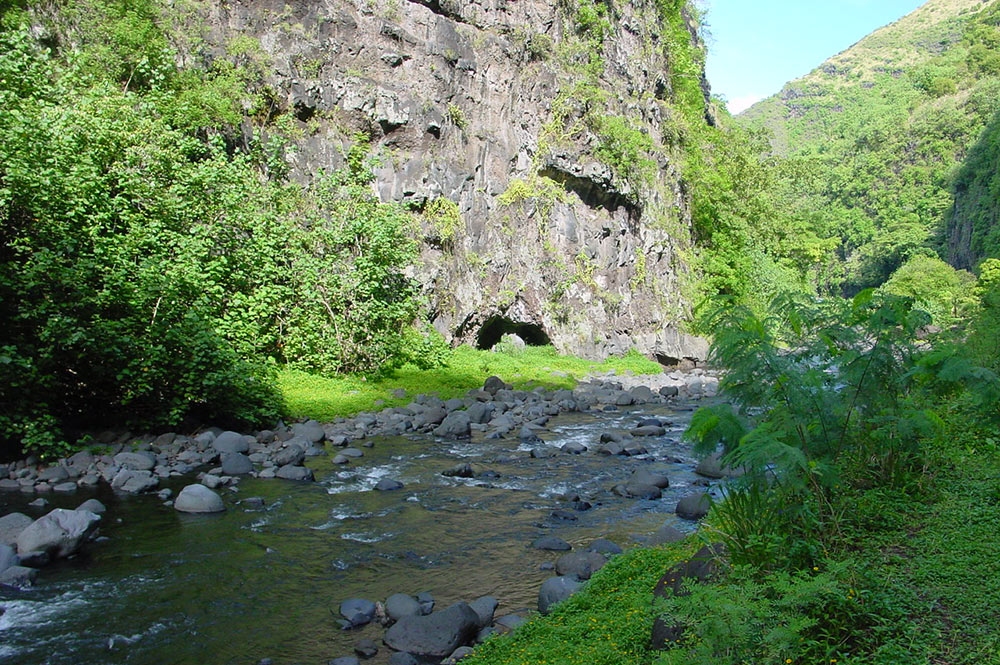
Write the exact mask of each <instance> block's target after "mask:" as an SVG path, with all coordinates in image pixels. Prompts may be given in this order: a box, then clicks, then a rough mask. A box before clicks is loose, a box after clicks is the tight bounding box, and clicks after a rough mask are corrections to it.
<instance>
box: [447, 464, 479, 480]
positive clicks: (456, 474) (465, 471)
mask: <svg viewBox="0 0 1000 665" xmlns="http://www.w3.org/2000/svg"><path fill="white" fill-rule="evenodd" d="M441 475H442V476H448V477H449V478H472V477H474V476H475V475H476V474H475V471H473V469H472V465H471V464H469V463H467V462H466V463H462V464H456V465H455V466H453V467H451V468H450V469H445V470H444V471H442V472H441Z"/></svg>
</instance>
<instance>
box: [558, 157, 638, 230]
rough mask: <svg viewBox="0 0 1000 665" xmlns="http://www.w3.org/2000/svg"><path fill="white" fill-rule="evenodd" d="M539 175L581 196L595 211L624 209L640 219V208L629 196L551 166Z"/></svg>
mask: <svg viewBox="0 0 1000 665" xmlns="http://www.w3.org/2000/svg"><path fill="white" fill-rule="evenodd" d="M539 175H542V176H544V177H546V178H550V179H552V180H555V181H556V182H558V183H559V184H560V185H562V186H563V187H564V188H566V189H567V190H568V191H571V192H573V193H574V194H576V195H577V196H579V197H580V200H581V201H583V202H584V204H586V205H587V206H588V207H589V208H592V209H594V210H597V209H599V208H604V209H605V210H607V211H608V212H615V211H616V210H618V209H619V208H623V209H625V211H626V212H628V216H629V217H630V218H638V217H639V215H640V214H641V209H640V208H639V206H637V205H636V204H635V202H634V201H632V200H631V199H629V198H628V197H627V196H625V195H624V194H622V193H620V192H616V191H614V190H611V189H608V188H607V187H604V186H602V185H601V184H599V183H597V182H594V181H593V180H591V179H589V178H581V177H579V176H575V175H573V174H572V173H567V172H566V171H563V170H561V169H557V168H552V167H551V166H550V167H546V168H544V169H542V171H541V173H540V174H539Z"/></svg>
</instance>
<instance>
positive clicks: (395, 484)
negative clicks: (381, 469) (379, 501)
mask: <svg viewBox="0 0 1000 665" xmlns="http://www.w3.org/2000/svg"><path fill="white" fill-rule="evenodd" d="M375 489H376V490H378V491H379V492H391V491H393V490H401V489H403V483H401V482H399V481H398V480H393V479H392V478H383V479H382V480H380V481H378V483H377V484H376V485H375Z"/></svg>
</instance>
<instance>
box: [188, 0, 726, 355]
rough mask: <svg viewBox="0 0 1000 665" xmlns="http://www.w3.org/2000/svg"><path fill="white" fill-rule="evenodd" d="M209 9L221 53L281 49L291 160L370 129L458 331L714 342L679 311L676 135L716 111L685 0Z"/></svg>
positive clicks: (310, 165) (433, 297)
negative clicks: (248, 44)
mask: <svg viewBox="0 0 1000 665" xmlns="http://www.w3.org/2000/svg"><path fill="white" fill-rule="evenodd" d="M211 11H212V15H211V16H210V17H209V20H208V25H209V27H210V34H209V40H208V42H209V44H211V47H212V48H214V49H215V50H216V51H217V52H221V51H222V50H223V49H229V48H231V45H232V44H233V43H234V39H235V38H237V37H239V38H241V39H244V40H245V38H246V37H250V38H252V39H255V40H258V41H259V46H260V49H261V50H262V51H263V52H265V53H266V54H267V55H268V56H269V59H270V69H269V71H270V72H271V73H270V74H269V81H268V83H269V84H270V85H271V86H272V87H273V88H274V89H275V90H276V100H275V104H276V108H277V109H278V111H279V112H284V113H285V114H286V115H287V116H288V118H289V120H291V121H292V123H293V124H295V125H296V126H297V128H298V131H299V135H298V136H299V137H298V138H297V139H296V140H295V144H296V150H295V152H294V153H289V159H290V160H291V163H290V166H291V168H292V173H293V175H294V177H297V178H299V179H308V178H310V177H311V175H312V174H313V173H315V172H316V171H317V170H318V169H321V168H325V169H331V168H337V167H338V166H340V165H342V164H343V153H344V148H345V146H346V145H349V143H350V141H351V140H352V138H351V137H352V136H354V134H355V133H356V132H359V131H360V132H364V133H366V134H367V135H368V136H370V137H371V147H372V153H373V154H374V155H376V156H377V157H378V158H379V165H378V166H377V167H376V175H377V181H376V186H377V188H378V191H379V193H380V195H381V197H382V198H383V200H387V201H388V200H395V201H401V202H404V203H407V204H409V205H410V206H411V207H412V208H413V209H414V210H419V211H422V214H421V217H420V218H421V220H422V222H421V226H422V228H421V233H422V234H423V240H424V243H423V252H422V264H421V266H420V267H419V268H418V270H417V274H416V275H415V277H416V278H417V279H418V280H419V281H420V282H421V283H422V284H423V285H424V287H425V288H426V293H427V296H428V299H429V302H430V306H431V311H432V316H433V324H434V326H435V327H436V328H437V329H438V330H439V331H440V332H441V333H443V334H444V335H445V336H446V337H447V338H448V339H449V340H451V341H453V342H467V343H473V344H476V343H478V344H480V345H482V346H489V345H491V344H492V343H493V342H495V341H496V339H497V338H498V337H499V335H500V334H501V333H503V332H506V331H517V332H519V333H521V335H522V337H525V338H526V339H527V340H528V341H529V342H533V341H534V342H546V341H551V342H552V343H553V344H555V346H556V347H557V348H559V349H560V350H561V351H564V352H570V353H575V354H579V355H583V356H589V357H602V356H605V355H607V354H609V353H620V352H624V351H627V350H628V349H629V348H631V347H636V348H638V350H640V351H641V352H643V353H646V354H651V355H652V354H655V355H657V356H658V357H660V358H661V359H662V360H665V361H669V359H681V358H696V357H701V356H703V354H704V352H705V346H704V343H703V342H702V341H701V340H698V339H695V338H692V337H689V336H687V335H685V334H684V333H682V332H680V330H679V324H680V322H681V321H682V320H683V319H684V317H685V314H686V312H687V311H688V307H687V303H686V302H685V299H684V296H683V295H682V293H681V286H682V282H683V275H684V273H685V267H684V262H683V259H682V254H683V252H684V250H685V248H686V247H688V245H689V242H690V215H689V207H688V201H687V200H686V196H685V192H684V185H683V182H682V179H681V176H680V173H679V162H680V154H681V151H680V148H679V146H678V144H679V142H680V137H681V135H682V133H683V131H684V129H683V128H684V127H685V121H684V120H682V115H683V114H685V113H686V115H687V117H688V118H689V120H688V121H687V122H690V118H692V117H694V118H695V119H696V120H695V121H700V122H706V120H705V119H704V117H703V116H704V109H705V108H706V102H707V99H706V97H705V91H706V89H707V87H706V86H704V84H703V77H702V74H701V72H702V70H701V64H700V53H701V46H700V44H699V43H698V41H697V35H696V31H695V30H694V27H693V22H692V21H691V20H690V18H689V17H688V16H687V15H686V13H685V12H686V11H687V9H686V6H685V4H684V3H683V2H679V1H678V0H640V1H637V2H631V3H614V4H613V6H611V5H605V4H602V3H600V2H599V1H598V2H594V1H593V0H563V1H561V2H558V3H548V2H540V1H536V0H518V1H516V2H515V1H511V0H473V1H462V2H459V1H457V0H423V1H422V2H417V1H407V0H355V1H351V0H326V1H325V2H301V1H300V2H291V3H285V2H283V1H278V0H247V1H244V2H229V3H218V4H213V7H212V9H211ZM692 91H694V92H692ZM699 108H700V109H701V110H700V111H698V109H699ZM699 112H700V113H701V116H702V117H700V118H699V117H698V113H699Z"/></svg>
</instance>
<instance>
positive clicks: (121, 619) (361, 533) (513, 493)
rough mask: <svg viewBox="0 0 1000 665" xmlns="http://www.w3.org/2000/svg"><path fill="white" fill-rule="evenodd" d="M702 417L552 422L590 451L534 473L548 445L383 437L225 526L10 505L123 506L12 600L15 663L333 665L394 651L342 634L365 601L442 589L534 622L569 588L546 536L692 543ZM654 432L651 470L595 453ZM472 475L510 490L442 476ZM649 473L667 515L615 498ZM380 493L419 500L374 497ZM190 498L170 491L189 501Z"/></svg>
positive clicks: (0, 498) (126, 500)
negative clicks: (391, 482) (571, 498)
mask: <svg viewBox="0 0 1000 665" xmlns="http://www.w3.org/2000/svg"><path fill="white" fill-rule="evenodd" d="M697 405H698V402H697V401H695V402H691V401H685V400H683V399H682V400H678V401H675V402H673V403H670V404H662V403H658V404H647V405H643V406H635V407H627V408H622V409H620V410H617V411H610V412H605V411H595V412H588V413H570V414H564V415H560V416H557V417H554V418H552V420H551V421H550V423H549V424H548V431H546V432H542V433H541V435H542V438H543V439H544V440H545V441H544V445H547V446H551V447H553V448H561V447H562V446H563V445H564V444H566V443H570V442H578V443H582V444H583V445H585V446H587V447H588V448H589V451H588V452H587V453H584V454H582V455H570V454H566V453H563V452H561V451H558V454H556V455H555V456H553V457H548V458H544V459H535V458H532V457H530V456H529V450H530V447H537V445H535V446H530V447H529V446H528V445H525V444H522V443H521V442H520V441H519V440H518V439H517V437H516V436H514V437H513V438H508V439H498V440H485V439H483V437H482V434H481V433H475V434H474V436H473V439H472V440H471V441H465V442H457V441H447V440H443V439H438V438H434V437H429V436H412V437H381V438H375V439H373V440H372V441H371V442H372V443H373V444H374V447H372V448H370V449H366V450H365V456H364V457H363V458H360V459H358V460H356V461H355V462H354V463H352V464H351V465H350V467H349V468H344V467H337V466H334V465H333V464H331V463H330V461H329V458H328V457H320V458H315V459H313V460H311V461H310V462H309V466H310V467H311V468H312V469H313V470H314V471H315V474H316V479H317V482H316V483H295V482H291V481H281V480H262V479H254V478H246V479H245V480H243V481H242V482H241V483H240V484H239V486H238V490H237V491H229V490H220V491H221V492H222V493H223V496H224V499H225V502H226V506H227V510H226V511H225V512H224V513H220V514H214V515H188V514H181V513H178V512H177V511H175V510H174V509H173V508H171V507H169V506H165V505H163V504H162V502H161V501H160V499H158V498H157V497H156V495H155V494H145V495H139V496H119V495H116V494H114V493H113V492H111V491H110V489H108V488H107V487H106V486H104V487H102V489H100V490H98V491H93V492H84V491H81V492H77V493H76V494H73V495H71V496H65V495H49V496H48V497H47V498H48V499H49V501H50V502H51V503H50V506H49V507H47V508H45V509H42V510H40V509H37V508H31V507H29V506H27V503H28V502H29V501H30V500H31V499H33V498H34V497H32V496H25V495H20V494H18V493H7V494H0V514H6V513H9V512H11V511H19V512H23V513H26V514H27V515H29V516H31V517H32V518H37V517H40V516H41V515H43V514H45V513H46V512H47V511H48V510H50V509H51V508H55V507H65V508H75V507H76V506H77V505H79V504H80V503H81V502H82V501H83V500H84V499H86V498H89V497H91V496H94V497H96V498H98V499H99V500H101V501H102V502H104V503H105V505H106V506H107V507H108V512H107V513H106V514H105V515H104V519H103V521H102V524H101V530H100V533H101V536H102V537H101V539H100V540H99V541H98V542H94V543H91V544H90V545H89V546H88V547H87V548H86V549H85V550H84V551H83V552H82V553H81V554H79V555H77V556H76V557H74V558H72V559H69V560H66V561H62V562H59V563H57V564H55V565H52V566H49V567H47V568H45V569H43V570H42V571H41V575H40V576H39V579H38V582H37V585H36V586H35V587H34V588H32V589H30V590H28V591H23V592H19V591H13V590H10V589H0V608H2V609H3V614H2V615H0V662H2V663H17V664H18V665H35V664H38V665H41V664H43V663H45V664H49V665H60V664H64V663H65V664H70V663H72V664H75V665H79V664H91V665H98V664H104V663H107V664H112V663H114V664H120V663H129V664H136V665H146V664H148V665H153V664H156V665H163V664H168V663H169V664H177V665H206V664H213V665H214V664H223V663H226V664H228V663H232V664H246V665H252V664H254V663H257V662H259V661H260V660H261V659H263V658H271V659H273V662H274V663H277V664H285V663H303V664H321V663H326V662H327V661H328V660H329V659H331V658H335V657H338V656H345V655H350V654H351V653H352V647H353V644H354V643H355V642H356V641H357V640H359V639H361V638H363V637H368V638H371V639H373V640H375V641H376V642H379V643H380V642H381V637H382V634H383V629H382V628H381V627H380V626H377V625H374V624H372V625H369V626H366V627H363V628H360V629H355V630H351V631H343V630H341V629H340V626H339V623H338V619H339V618H340V617H339V615H338V611H337V608H338V605H339V604H340V602H341V601H342V600H346V599H349V598H355V597H357V598H367V599H370V600H373V601H384V600H385V598H386V597H388V596H389V595H391V594H394V593H397V592H403V593H409V594H416V593H418V592H422V591H429V592H430V593H431V594H432V595H433V596H434V598H435V600H436V601H437V606H436V607H437V608H438V609H443V608H445V607H447V606H448V605H450V604H452V603H454V602H457V601H460V600H466V601H468V600H472V599H474V598H476V597H478V596H482V595H487V594H489V595H493V596H495V597H496V598H497V599H498V600H499V601H500V607H499V608H498V610H497V616H501V615H503V614H508V613H512V612H517V613H521V614H524V613H526V612H529V611H533V610H534V608H535V606H536V599H537V593H538V588H539V586H540V585H541V583H542V582H543V581H544V580H545V579H546V578H548V577H549V576H551V575H553V574H554V573H552V572H551V571H549V570H543V567H544V566H545V564H550V563H552V562H554V561H555V559H556V558H558V556H559V554H561V553H559V552H548V551H540V550H535V549H532V548H531V547H530V544H531V542H532V541H533V540H534V539H536V538H538V537H539V536H541V535H555V536H558V537H560V538H563V539H565V540H567V541H569V542H570V543H571V544H572V545H573V546H574V549H577V548H579V547H581V546H582V547H584V548H585V547H586V546H587V545H588V544H589V543H590V542H591V541H592V540H594V539H596V538H599V537H605V538H609V539H611V540H612V541H614V542H616V543H617V544H619V545H620V546H621V547H623V548H625V549H628V548H629V547H634V546H636V545H637V544H639V543H641V542H642V541H643V540H644V539H645V538H646V537H647V536H648V535H649V534H650V533H652V532H653V531H655V530H656V529H657V528H659V527H660V526H662V525H663V524H664V523H669V524H674V525H675V526H676V527H677V528H679V529H681V530H682V531H690V530H692V529H693V528H694V524H693V523H690V522H685V521H684V520H680V519H678V518H676V517H675V516H674V514H673V510H674V506H675V505H676V503H677V500H678V499H679V498H680V497H682V496H684V495H685V494H688V493H690V492H692V491H693V487H692V486H693V484H694V483H695V482H696V481H697V480H698V476H696V475H695V474H694V467H695V464H696V460H695V459H694V457H693V456H692V454H691V451H690V447H689V446H688V445H687V444H685V443H683V442H682V441H681V433H682V432H683V431H684V429H685V428H686V426H687V424H688V422H689V421H690V418H691V414H692V412H693V411H694V409H695V407H696V406H697ZM646 417H659V418H661V419H664V420H666V421H669V422H670V425H669V427H667V434H666V435H665V436H659V437H651V438H648V439H643V440H642V443H643V444H644V445H645V446H646V448H647V449H648V450H649V453H648V454H646V455H641V456H638V457H623V456H607V455H600V454H596V450H597V448H598V447H599V445H600V444H599V440H600V436H601V434H602V433H603V432H608V431H628V430H629V429H631V428H633V427H635V425H636V424H637V423H638V421H639V420H641V419H642V418H646ZM461 462H469V463H471V464H472V465H473V466H474V467H475V468H476V469H477V470H478V471H487V470H488V471H493V472H496V474H498V475H497V476H496V477H479V478H467V479H466V478H449V477H445V476H442V475H441V471H443V470H445V469H448V468H450V467H453V466H454V465H455V464H456V463H461ZM639 468H645V469H649V470H651V471H659V472H664V473H666V474H667V475H668V476H669V478H670V487H669V488H668V489H666V490H664V493H663V498H662V499H658V500H635V499H627V498H621V497H618V496H616V495H614V494H612V493H611V492H610V491H609V490H610V488H611V487H613V486H614V485H615V484H617V483H621V482H624V481H625V480H626V478H628V476H629V475H630V474H631V473H632V471H633V470H635V469H639ZM382 478H393V479H398V480H400V481H402V482H403V484H404V485H405V487H404V488H403V489H401V490H397V491H390V492H378V491H373V489H372V488H373V487H374V486H375V484H376V483H377V482H378V480H379V479H382ZM191 482H195V480H194V479H193V476H192V477H187V478H175V479H171V480H169V481H168V482H166V483H165V484H164V486H166V487H169V488H171V489H173V490H174V492H175V493H176V492H177V491H179V490H180V489H181V488H182V487H184V486H185V485H186V484H189V483H191ZM567 493H578V494H580V495H581V496H582V497H583V498H585V499H587V500H589V501H590V503H592V504H593V508H592V509H590V510H587V511H583V512H577V511H572V512H573V514H574V516H575V517H577V519H576V520H575V521H566V520H562V519H558V518H555V517H553V516H552V515H551V513H552V511H553V510H556V509H560V508H563V509H569V507H568V505H567V504H566V502H565V501H564V500H563V496H564V495H565V494H567ZM247 497H261V498H263V500H264V507H263V508H259V507H249V506H242V505H240V503H239V502H240V501H241V500H242V499H245V498H247ZM389 653H390V652H389V650H388V648H386V647H381V648H380V652H379V654H378V655H377V656H376V657H375V658H373V659H371V660H369V661H366V662H369V663H373V664H376V665H377V664H380V663H386V662H387V661H388V656H389Z"/></svg>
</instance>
